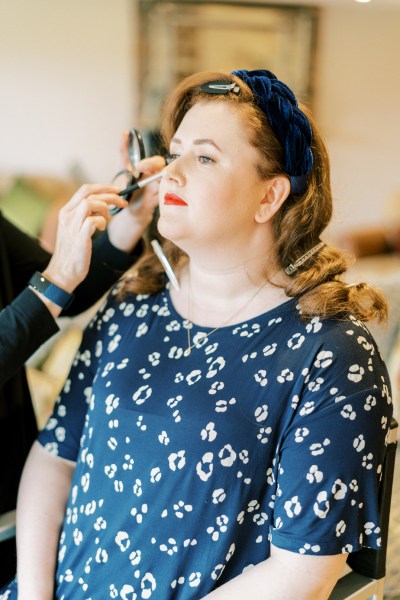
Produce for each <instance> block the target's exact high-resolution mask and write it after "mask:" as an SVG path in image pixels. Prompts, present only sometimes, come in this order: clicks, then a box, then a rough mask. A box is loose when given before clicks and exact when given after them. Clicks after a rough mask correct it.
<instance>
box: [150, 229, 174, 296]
mask: <svg viewBox="0 0 400 600" xmlns="http://www.w3.org/2000/svg"><path fill="white" fill-rule="evenodd" d="M150 244H151V245H152V246H153V250H154V252H155V254H156V255H157V258H158V260H159V261H160V263H161V264H162V266H163V267H164V271H165V272H166V274H167V276H168V279H169V280H170V282H171V283H172V285H173V286H174V288H175V289H176V290H178V291H179V289H180V286H179V281H178V280H177V278H176V275H175V273H174V271H173V269H172V267H171V265H170V264H169V261H168V258H167V257H166V256H165V254H164V251H163V249H162V248H161V246H160V244H159V243H158V241H157V240H151V242H150Z"/></svg>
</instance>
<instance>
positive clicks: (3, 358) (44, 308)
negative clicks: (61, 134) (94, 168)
mask: <svg viewBox="0 0 400 600" xmlns="http://www.w3.org/2000/svg"><path fill="white" fill-rule="evenodd" d="M117 192H118V189H116V188H114V187H111V186H104V185H85V186H82V187H81V188H80V189H79V190H78V191H77V192H76V194H74V196H73V197H72V198H71V200H70V201H69V202H68V203H67V204H66V205H65V206H64V207H63V208H62V209H61V211H60V218H59V225H58V231H57V241H56V248H55V252H54V254H53V256H52V257H51V256H50V255H49V254H48V253H47V252H46V251H45V250H43V249H42V248H40V246H39V244H38V242H37V240H34V239H33V238H31V237H30V236H27V235H26V234H24V233H23V232H22V231H20V230H19V229H18V228H17V227H15V226H13V225H12V224H11V223H9V222H8V221H7V220H6V219H4V218H2V217H1V216H0V236H1V245H2V253H3V255H4V256H6V257H7V261H8V267H9V272H10V273H9V278H10V281H9V285H8V287H7V288H6V289H4V290H3V289H2V290H1V293H2V302H3V306H5V308H4V309H3V310H2V311H1V312H0V385H2V384H3V383H5V382H6V381H7V379H9V378H10V377H11V376H12V375H13V374H14V373H15V372H16V371H17V370H18V369H19V368H20V367H22V365H23V364H24V362H25V361H26V360H27V359H28V358H29V356H30V355H31V354H32V353H33V352H34V351H35V350H37V348H39V347H40V346H41V344H43V343H44V342H45V341H46V340H47V339H48V338H50V337H51V336H52V335H53V334H54V333H56V332H57V331H58V326H57V324H56V322H55V320H54V319H55V318H56V317H58V315H59V314H60V312H61V308H60V307H59V306H58V305H57V304H55V303H54V302H51V301H50V300H48V299H47V298H46V297H45V296H44V295H43V294H41V293H39V292H38V291H36V290H33V288H30V287H29V288H28V287H26V286H27V284H28V282H29V279H30V278H31V276H32V275H33V273H34V272H35V271H40V272H42V273H43V274H44V276H45V277H46V278H47V279H48V280H50V281H51V282H53V283H54V284H55V285H57V286H58V287H60V288H62V289H63V290H64V291H65V292H68V293H71V292H72V291H73V290H74V289H75V288H76V286H77V285H78V284H79V283H80V282H81V281H82V280H83V279H84V278H85V276H86V274H87V271H88V268H89V264H90V261H91V253H92V235H93V233H94V231H95V230H96V229H99V230H104V229H105V228H106V226H107V221H108V218H109V217H108V212H109V208H108V207H109V205H114V204H117V205H119V206H121V207H125V206H126V202H125V200H123V199H122V198H121V197H120V196H118V195H117ZM49 260H50V262H49ZM117 277H118V274H113V281H112V282H111V283H110V285H112V283H113V282H115V281H116V279H117ZM7 281H8V279H7V278H5V283H7ZM110 285H109V286H108V287H110ZM94 287H95V289H97V290H98V287H99V286H94ZM108 287H106V288H105V289H104V290H103V291H102V293H104V292H105V291H106V290H107V289H108ZM101 295H102V294H100V293H98V295H97V296H96V298H95V299H97V298H100V297H101ZM92 304H93V302H92ZM89 306H90V304H87V305H86V308H88V307H89ZM70 314H71V313H70Z"/></svg>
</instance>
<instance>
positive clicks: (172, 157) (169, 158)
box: [165, 153, 179, 165]
mask: <svg viewBox="0 0 400 600" xmlns="http://www.w3.org/2000/svg"><path fill="white" fill-rule="evenodd" d="M178 157H179V154H171V153H169V154H167V156H166V157H165V160H166V161H167V165H169V164H170V163H172V162H173V161H174V160H175V159H177V158H178Z"/></svg>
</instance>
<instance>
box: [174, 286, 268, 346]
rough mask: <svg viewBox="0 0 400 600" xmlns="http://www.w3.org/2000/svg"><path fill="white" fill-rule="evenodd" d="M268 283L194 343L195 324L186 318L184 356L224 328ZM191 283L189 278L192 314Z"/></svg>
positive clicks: (189, 298)
mask: <svg viewBox="0 0 400 600" xmlns="http://www.w3.org/2000/svg"><path fill="white" fill-rule="evenodd" d="M266 285H267V282H266V281H264V283H263V284H262V285H261V286H260V287H259V288H257V289H256V291H255V292H253V294H252V295H251V296H250V297H249V298H247V299H246V302H245V303H244V304H243V305H242V306H240V308H238V310H236V311H235V312H234V313H233V314H232V315H230V316H229V317H228V318H227V319H226V320H225V321H224V322H223V323H221V325H218V327H215V328H214V329H212V330H211V331H209V332H208V333H205V334H204V335H203V337H201V338H200V339H199V340H197V341H196V342H193V343H192V339H191V335H190V330H191V328H192V326H193V323H192V321H191V320H190V319H189V318H188V319H186V323H187V325H186V328H187V343H188V346H187V348H186V350H185V351H184V353H183V355H184V356H186V357H187V356H190V354H191V352H192V350H193V348H199V347H200V346H199V344H202V342H204V340H206V339H207V338H209V337H210V336H211V335H212V334H213V333H215V332H216V331H219V330H220V329H222V327H225V325H227V324H228V323H229V321H232V320H233V319H234V318H235V317H236V316H237V315H238V314H239V313H240V312H241V311H242V310H243V309H244V307H245V306H246V305H247V304H250V302H252V301H253V300H254V298H255V297H256V296H258V294H259V293H260V292H261V290H263V289H264V287H265V286H266ZM191 289H192V288H191V285H190V278H189V282H188V314H189V316H190V313H191V297H192V295H191Z"/></svg>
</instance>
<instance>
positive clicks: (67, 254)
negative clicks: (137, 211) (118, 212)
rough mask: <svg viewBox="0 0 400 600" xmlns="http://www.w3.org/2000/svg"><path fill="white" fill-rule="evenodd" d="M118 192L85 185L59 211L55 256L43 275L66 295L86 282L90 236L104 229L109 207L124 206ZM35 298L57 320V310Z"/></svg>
mask: <svg viewBox="0 0 400 600" xmlns="http://www.w3.org/2000/svg"><path fill="white" fill-rule="evenodd" d="M118 191H119V189H118V188H115V187H114V186H111V185H103V184H85V185H83V186H81V187H80V188H79V190H78V191H77V192H76V193H75V194H74V195H73V196H72V198H71V200H70V201H69V202H67V204H65V205H64V206H63V207H62V209H61V210H60V212H59V218H58V226H57V238H56V243H55V249H54V253H53V256H52V258H51V260H50V262H49V264H48V266H47V268H46V269H45V271H43V275H44V276H45V277H46V278H47V279H49V280H50V281H52V282H53V283H55V284H56V285H58V286H59V287H60V288H62V289H63V290H65V291H66V292H69V293H71V292H73V290H74V289H75V288H76V287H77V286H78V285H79V284H80V283H81V282H82V281H83V280H84V279H85V277H86V275H87V273H88V270H89V264H90V260H91V256H92V236H93V234H94V232H95V231H96V230H99V231H104V230H105V228H106V227H107V223H108V220H109V209H110V206H119V207H121V208H125V207H126V206H127V202H126V200H124V199H123V198H121V196H118ZM35 293H37V292H35ZM37 295H39V297H40V298H41V300H42V301H43V302H44V303H45V304H46V305H47V306H48V308H49V310H50V312H51V313H52V314H53V316H54V317H57V316H58V314H59V313H60V311H61V309H60V307H58V306H57V305H56V304H54V303H53V302H50V301H49V300H47V299H45V298H44V296H42V295H41V294H39V293H37Z"/></svg>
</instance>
